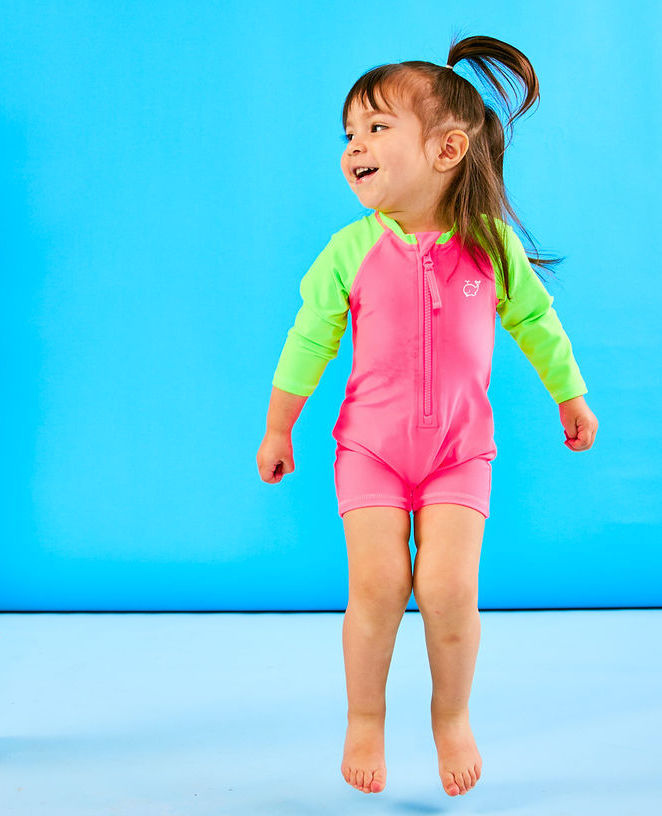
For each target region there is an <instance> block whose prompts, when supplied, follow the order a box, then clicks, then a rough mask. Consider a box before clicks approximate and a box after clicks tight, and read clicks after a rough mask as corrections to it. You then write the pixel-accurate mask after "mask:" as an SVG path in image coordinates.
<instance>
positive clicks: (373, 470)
mask: <svg viewBox="0 0 662 816" xmlns="http://www.w3.org/2000/svg"><path fill="white" fill-rule="evenodd" d="M334 472H335V484H336V495H337V497H338V514H339V515H340V516H343V517H344V515H345V514H346V513H347V511H349V510H355V509H356V508H363V507H378V506H380V507H397V508H399V509H400V510H404V511H406V514H407V515H409V511H410V510H411V486H410V485H409V484H408V483H407V482H406V481H405V480H404V479H403V478H402V477H401V476H400V474H399V473H397V472H396V471H395V470H394V469H393V468H392V467H390V466H389V465H387V464H386V462H384V461H383V460H382V459H379V458H378V457H376V456H372V455H370V454H369V453H367V452H366V453H359V452H358V451H355V450H350V449H349V448H346V447H344V446H343V445H340V444H339V445H338V446H337V449H336V461H335V465H334ZM391 515H393V514H391Z"/></svg>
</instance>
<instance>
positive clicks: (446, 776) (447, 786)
mask: <svg viewBox="0 0 662 816" xmlns="http://www.w3.org/2000/svg"><path fill="white" fill-rule="evenodd" d="M441 781H442V784H443V786H444V790H445V791H446V793H447V794H449V796H457V795H458V793H459V792H460V788H459V787H458V785H457V783H456V782H455V779H454V777H453V774H452V773H451V772H450V771H444V773H443V774H442V775H441Z"/></svg>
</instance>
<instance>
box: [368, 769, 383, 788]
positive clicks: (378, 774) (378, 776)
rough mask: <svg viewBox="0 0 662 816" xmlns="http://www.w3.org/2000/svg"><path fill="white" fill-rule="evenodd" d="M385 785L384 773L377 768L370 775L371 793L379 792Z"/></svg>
mask: <svg viewBox="0 0 662 816" xmlns="http://www.w3.org/2000/svg"><path fill="white" fill-rule="evenodd" d="M385 787H386V774H385V773H384V771H383V770H382V769H381V768H377V770H376V771H375V772H374V773H373V775H372V785H371V790H372V792H373V793H380V792H381V791H383V790H384V788H385Z"/></svg>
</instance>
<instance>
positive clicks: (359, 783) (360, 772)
mask: <svg viewBox="0 0 662 816" xmlns="http://www.w3.org/2000/svg"><path fill="white" fill-rule="evenodd" d="M356 787H357V788H359V789H362V788H363V768H359V769H358V770H357V771H356Z"/></svg>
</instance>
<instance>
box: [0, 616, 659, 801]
mask: <svg viewBox="0 0 662 816" xmlns="http://www.w3.org/2000/svg"><path fill="white" fill-rule="evenodd" d="M342 620H343V618H342V614H341V613H330V614H328V613H322V614H285V615H281V614H25V615H24V614H13V613H12V614H5V615H0V813H1V814H2V816H24V814H25V816H28V815H29V816H42V814H43V816H82V814H85V815H86V816H88V815H89V816H106V814H108V816H111V814H112V815H113V816H118V815H119V816H134V814H135V816H188V814H191V816H193V814H195V815H196V816H197V814H204V815H205V816H207V815H209V816H212V814H213V816H226V815H227V816H238V815H239V814H248V815H249V816H262V815H263V814H264V816H280V814H292V816H302V815H303V814H311V816H312V814H315V816H317V815H318V814H320V815H321V816H326V815H327V814H328V816H331V815H333V816H351V815H352V814H417V815H418V816H420V814H425V816H431V814H438V813H453V812H457V813H464V814H499V816H511V814H522V816H525V815H526V816H534V814H535V816H538V815H540V816H542V815H543V814H545V815H546V814H550V816H593V814H596V816H597V814H599V815H600V816H611V814H614V816H656V815H657V814H660V813H662V763H661V760H662V749H661V747H660V738H661V735H662V702H661V699H660V697H661V695H660V692H661V682H660V679H661V676H662V672H661V669H662V653H661V650H660V643H661V642H662V631H661V630H662V626H661V623H662V616H661V613H660V611H658V610H650V611H648V610H624V611H612V610H605V611H585V612H582V611H577V612H481V622H482V634H481V645H480V650H479V653H478V661H477V666H476V674H475V678H474V684H473V690H472V696H471V701H470V711H471V724H472V727H473V730H474V735H475V737H476V741H477V744H478V748H479V751H480V752H481V756H482V758H483V774H482V777H481V779H480V780H479V781H478V784H477V785H476V787H475V788H473V789H472V790H471V791H470V792H469V793H467V794H466V795H465V796H456V797H449V796H448V795H447V794H446V793H445V792H444V790H443V788H442V787H441V781H440V779H439V776H438V772H437V758H436V751H435V747H434V743H433V740H432V733H431V730H430V723H429V697H430V689H431V685H430V675H429V667H428V664H427V657H426V651H425V640H424V632H423V625H422V624H423V622H422V620H421V617H420V615H419V613H418V612H407V613H406V614H405V617H404V619H403V622H402V625H401V627H400V631H399V633H398V638H397V641H396V644H395V652H394V655H393V662H392V666H391V672H390V675H389V681H388V686H387V705H388V713H387V720H386V764H387V773H388V776H387V782H386V789H385V791H384V792H382V793H380V794H370V795H368V794H364V793H361V792H360V791H357V790H355V789H354V788H351V787H350V786H349V785H347V783H346V782H345V781H344V780H343V778H342V776H341V774H340V761H341V757H342V747H343V740H344V736H345V712H346V708H345V706H346V697H345V685H344V684H345V678H344V667H343V661H342V642H341V628H342Z"/></svg>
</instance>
